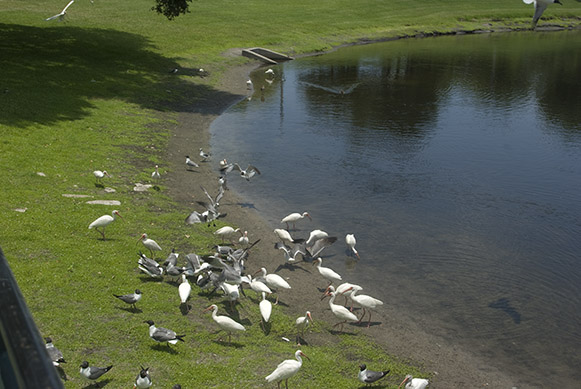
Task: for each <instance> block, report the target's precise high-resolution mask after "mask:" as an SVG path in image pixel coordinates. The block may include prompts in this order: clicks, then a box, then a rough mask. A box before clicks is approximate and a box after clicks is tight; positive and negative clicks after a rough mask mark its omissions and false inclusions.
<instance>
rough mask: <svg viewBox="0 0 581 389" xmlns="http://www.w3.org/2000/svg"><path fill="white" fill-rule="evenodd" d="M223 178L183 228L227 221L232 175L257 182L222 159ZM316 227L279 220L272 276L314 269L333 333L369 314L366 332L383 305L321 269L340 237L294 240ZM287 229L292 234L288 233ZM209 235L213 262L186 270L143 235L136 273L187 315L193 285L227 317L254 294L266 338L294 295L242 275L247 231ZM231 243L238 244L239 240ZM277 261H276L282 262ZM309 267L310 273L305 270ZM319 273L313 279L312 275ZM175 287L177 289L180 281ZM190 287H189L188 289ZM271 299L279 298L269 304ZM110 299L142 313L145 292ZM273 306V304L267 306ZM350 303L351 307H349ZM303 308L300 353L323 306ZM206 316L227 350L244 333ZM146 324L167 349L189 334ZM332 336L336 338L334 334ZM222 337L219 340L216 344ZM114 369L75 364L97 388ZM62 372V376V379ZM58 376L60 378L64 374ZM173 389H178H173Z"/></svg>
mask: <svg viewBox="0 0 581 389" xmlns="http://www.w3.org/2000/svg"><path fill="white" fill-rule="evenodd" d="M199 156H200V158H201V161H200V162H206V161H209V160H210V158H211V156H210V154H208V153H205V152H204V151H203V150H202V149H200V153H199ZM196 166H198V167H199V165H198V164H197V163H196V162H193V161H192V160H191V159H190V157H189V156H187V157H186V169H191V168H193V167H196ZM218 168H219V170H220V172H221V176H220V178H219V181H218V185H219V189H218V194H217V195H216V196H214V197H213V196H211V195H210V194H209V193H208V191H207V190H206V189H205V188H203V187H202V191H203V193H204V195H205V196H206V197H207V199H208V201H199V202H198V204H199V205H202V206H203V207H205V208H206V209H205V211H203V212H197V211H194V212H192V214H190V215H189V216H188V217H187V218H186V219H185V223H186V224H195V223H207V225H208V226H213V225H214V226H215V224H214V223H215V221H216V220H217V219H218V218H222V217H224V216H225V214H222V213H220V210H219V207H220V200H221V199H222V197H223V196H224V194H225V191H226V190H227V188H226V177H227V175H228V174H229V173H231V172H232V171H234V170H236V171H239V172H240V177H241V178H244V179H245V180H248V181H249V180H251V179H252V178H253V177H255V176H256V175H260V174H261V173H260V171H259V170H258V169H257V168H256V167H254V166H252V165H248V167H247V168H246V169H241V168H240V166H239V165H238V164H237V163H228V162H227V161H226V160H225V159H223V160H221V161H220V162H219V166H218ZM94 176H95V178H96V184H95V185H97V186H102V179H103V178H105V177H110V176H109V174H108V173H107V172H106V171H104V170H103V171H95V172H94ZM151 179H152V180H153V181H155V182H159V181H160V180H161V179H162V176H161V174H160V172H159V166H158V165H155V169H154V171H153V173H152V175H151ZM118 217H122V216H121V215H120V213H119V211H118V210H114V211H112V212H111V214H110V215H109V214H107V215H103V216H101V217H99V218H97V219H96V220H94V221H93V222H91V223H90V224H89V229H95V230H96V231H98V232H99V233H100V235H101V239H102V240H103V241H104V240H106V235H105V228H106V227H107V226H109V225H110V224H111V223H113V222H114V221H115V220H116V219H117V218H118ZM307 219H308V220H310V221H311V222H312V221H313V218H312V216H311V214H310V213H309V212H306V211H305V212H294V213H291V214H289V215H287V216H285V217H283V218H282V219H281V221H280V223H281V224H282V227H286V228H276V229H274V231H273V233H274V235H275V236H276V237H277V238H278V241H277V243H276V244H275V245H274V247H273V249H274V250H273V252H274V253H276V252H279V253H280V254H279V255H280V256H281V257H282V258H281V260H278V261H276V262H275V264H274V265H278V268H277V270H280V269H283V268H292V267H296V266H307V265H308V264H311V265H312V266H314V267H315V268H316V269H317V272H318V273H319V275H320V278H321V281H324V282H325V284H324V288H321V289H319V290H324V292H323V293H322V296H321V300H323V299H325V298H326V297H329V300H328V304H329V308H330V310H331V312H332V314H333V315H334V316H335V317H336V319H337V323H335V324H334V325H333V328H335V327H339V331H338V332H339V333H341V332H343V327H344V325H345V324H346V323H361V322H362V321H363V319H364V318H365V317H366V315H369V317H368V320H367V327H370V325H371V314H372V311H375V310H377V309H378V308H380V307H381V306H382V305H383V302H382V301H380V300H378V299H376V298H373V297H371V296H368V295H364V294H359V293H360V292H361V291H362V290H363V288H362V287H361V286H359V285H356V284H351V283H349V282H344V281H343V278H342V277H341V275H339V274H338V273H337V272H335V271H334V270H332V269H331V268H329V267H325V266H323V257H322V253H323V251H324V250H325V249H326V248H327V247H329V246H331V245H333V244H334V243H335V242H336V241H337V237H334V236H329V234H328V233H327V232H325V231H322V230H320V229H313V230H311V231H310V233H309V234H308V237H304V238H297V237H294V238H293V236H292V235H291V232H293V234H298V233H300V232H299V231H300V230H298V229H297V224H299V223H303V224H304V222H303V221H304V220H307ZM291 226H292V228H291ZM214 234H215V236H216V237H217V238H219V240H220V241H221V243H220V244H217V245H215V246H213V251H214V253H213V254H211V255H205V256H201V255H198V254H196V253H193V252H192V253H188V254H187V255H184V256H183V258H184V259H185V260H184V261H183V263H181V264H180V263H178V262H179V260H180V257H181V256H180V254H179V253H177V252H175V250H173V249H172V250H171V252H170V253H169V255H168V256H167V258H166V259H165V260H164V261H160V260H159V259H156V253H160V252H162V251H163V250H162V248H161V246H160V245H159V244H158V243H157V242H156V241H155V240H153V239H151V238H150V237H149V236H148V235H147V233H142V234H141V235H140V237H139V239H138V240H137V243H138V244H139V243H141V244H142V246H143V247H144V248H145V249H146V250H147V252H148V254H149V256H147V255H146V254H144V253H142V252H139V253H138V258H137V268H138V269H139V271H140V272H142V273H143V274H145V275H147V276H148V277H151V278H154V279H159V280H162V279H164V278H165V279H166V280H168V281H169V282H172V283H176V284H178V288H177V292H178V293H177V296H176V303H177V300H178V299H179V307H180V310H181V312H182V314H188V313H189V310H190V309H189V308H190V306H189V305H188V300H189V298H190V294H191V292H192V285H195V287H196V288H198V289H199V290H200V291H202V290H206V291H207V295H208V296H212V295H214V294H215V293H222V295H223V296H224V298H225V299H226V300H227V301H228V302H229V305H230V311H233V310H234V308H235V304H236V303H237V301H238V300H239V299H240V298H241V296H245V292H244V286H246V288H248V289H251V290H252V291H253V292H254V293H256V296H257V297H258V298H259V303H258V305H259V311H260V315H261V316H260V325H261V328H262V329H263V331H264V333H265V334H267V333H268V331H267V329H266V325H267V323H269V321H270V319H271V316H272V314H273V313H274V314H276V312H273V305H277V304H278V302H279V299H280V298H281V296H282V298H283V299H284V296H286V295H287V294H288V293H296V292H294V291H293V289H292V286H291V284H292V280H289V279H285V278H284V277H282V276H280V275H278V274H276V271H275V272H269V271H268V270H267V268H266V267H260V268H258V269H255V271H254V272H253V273H252V272H248V271H247V262H248V259H249V257H250V255H251V252H252V248H253V247H254V246H255V245H257V244H258V243H259V242H260V239H257V240H255V241H253V242H250V239H249V237H248V231H247V230H243V229H241V228H234V227H231V226H223V227H220V228H217V229H216V230H215V231H214ZM238 236H239V238H238V239H236V237H238ZM345 245H346V251H345V252H346V255H348V256H351V257H353V259H355V260H360V255H359V252H358V251H357V250H356V248H355V245H356V239H355V236H354V235H353V234H346V235H345ZM279 258H280V257H279ZM308 267H310V266H308ZM315 274H316V273H315ZM177 280H179V282H177ZM190 280H191V281H192V284H190ZM274 296H276V299H274ZM113 298H115V299H117V301H120V302H122V303H124V304H127V305H129V306H130V307H131V308H130V309H131V310H132V311H133V312H141V311H140V310H139V309H138V308H137V304H138V303H139V302H140V301H141V300H142V298H143V293H142V292H141V290H140V289H135V290H134V291H133V292H131V293H126V294H113ZM338 298H344V305H341V304H338V303H337V302H336V300H337V299H338ZM271 299H272V300H273V302H271ZM349 302H350V304H349ZM354 306H359V307H360V308H361V309H362V314H361V316H360V317H358V316H357V315H356V314H355V312H356V311H355V312H354ZM306 308H307V307H301V309H305V310H304V312H305V314H304V316H300V317H298V318H296V320H295V322H294V325H295V328H296V344H297V347H300V346H301V342H302V343H303V344H305V342H306V341H305V332H306V330H308V328H309V326H311V325H312V324H313V323H314V320H313V314H312V313H311V312H316V311H322V310H323V308H321V307H316V306H314V307H308V310H307V309H306ZM204 312H211V318H212V320H213V321H214V322H215V325H216V326H217V328H219V329H220V330H221V331H223V332H224V333H225V334H226V335H227V337H228V340H227V341H228V343H229V344H231V341H232V335H234V334H237V333H241V332H244V331H246V328H245V327H244V325H242V324H241V323H239V322H237V321H236V320H234V319H233V318H231V317H230V316H228V315H218V306H217V305H216V304H210V305H209V306H208V307H207V308H206V309H205V310H204ZM144 323H145V324H147V325H148V327H149V332H148V335H149V337H150V338H151V339H152V340H153V341H155V342H157V343H160V344H164V343H165V344H166V347H168V348H170V347H171V346H170V345H175V344H178V343H179V342H184V337H186V334H179V333H177V332H176V331H174V330H172V329H168V328H164V327H158V326H156V325H155V322H154V321H152V320H145V321H144ZM332 333H333V332H332ZM45 340H46V348H47V351H48V353H49V356H50V358H51V360H52V361H53V364H54V365H55V366H57V367H58V368H60V369H62V366H61V364H62V363H65V359H64V356H63V354H62V352H60V351H59V350H58V349H57V348H56V346H55V345H54V343H53V342H52V339H51V338H48V337H47V338H45ZM283 340H285V341H288V342H290V340H289V339H288V338H285V337H283ZM221 341H222V338H219V339H218V342H221ZM294 357H295V358H294V359H288V360H285V361H283V362H281V363H280V364H279V365H278V366H277V367H276V368H275V369H274V370H273V371H272V373H271V374H269V375H268V376H266V377H265V378H264V379H265V380H266V381H267V382H276V383H277V385H278V387H280V385H281V383H282V382H283V381H284V382H285V385H286V387H288V379H289V378H291V377H292V376H294V375H295V374H296V373H297V372H298V371H299V370H300V368H301V366H302V363H303V359H302V358H306V359H308V360H310V359H309V357H308V356H306V355H305V354H304V353H303V352H302V351H301V350H297V351H296V352H295V354H294ZM112 368H113V365H109V366H106V367H98V366H92V365H89V362H88V361H83V362H82V363H81V365H80V370H79V372H80V375H81V376H82V377H83V378H85V379H87V380H89V381H91V382H93V383H95V385H96V386H98V384H99V382H98V380H99V379H100V378H101V377H102V376H103V375H104V374H106V373H108V372H109V371H110V370H111V369H112ZM136 372H138V373H137V376H136V378H135V382H134V386H133V387H134V388H149V387H151V386H152V385H153V380H152V377H151V376H150V369H149V368H144V367H143V366H139V368H138V367H136ZM61 373H62V372H61ZM388 374H389V370H383V371H372V370H368V369H367V367H366V365H365V364H361V366H360V371H359V372H358V374H357V378H358V379H359V381H360V382H362V383H365V384H371V383H374V382H376V381H378V380H380V379H382V378H383V377H385V376H386V375H388ZM61 375H62V374H61ZM402 385H405V388H406V389H421V388H425V387H427V385H428V381H427V380H423V379H418V378H413V377H411V376H408V377H405V379H404V381H402V383H401V385H400V387H401V386H402ZM175 388H179V385H176V386H175Z"/></svg>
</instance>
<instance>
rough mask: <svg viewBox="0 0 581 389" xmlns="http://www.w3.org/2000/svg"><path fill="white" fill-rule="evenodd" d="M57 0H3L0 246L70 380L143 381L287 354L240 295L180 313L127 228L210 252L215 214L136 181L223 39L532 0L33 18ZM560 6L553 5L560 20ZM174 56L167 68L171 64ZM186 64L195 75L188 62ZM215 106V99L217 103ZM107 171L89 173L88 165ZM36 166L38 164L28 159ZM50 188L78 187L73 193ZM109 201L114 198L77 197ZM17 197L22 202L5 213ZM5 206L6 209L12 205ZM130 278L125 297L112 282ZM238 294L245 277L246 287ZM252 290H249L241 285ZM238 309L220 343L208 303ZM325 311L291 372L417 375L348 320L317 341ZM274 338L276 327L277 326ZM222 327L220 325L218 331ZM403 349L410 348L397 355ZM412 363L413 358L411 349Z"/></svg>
mask: <svg viewBox="0 0 581 389" xmlns="http://www.w3.org/2000/svg"><path fill="white" fill-rule="evenodd" d="M64 5H65V4H63V3H62V2H61V1H56V0H50V1H46V2H41V1H16V0H5V1H3V2H2V13H0V134H1V135H2V136H1V137H0V151H1V152H0V171H1V172H2V178H3V180H2V190H1V191H0V216H1V220H2V222H1V223H0V245H1V246H2V248H3V250H4V252H5V254H6V256H7V257H8V259H9V262H10V265H11V267H12V270H13V271H14V273H15V276H16V278H17V280H18V282H19V285H20V288H21V289H22V292H23V294H24V296H25V298H26V301H27V303H28V305H29V307H30V310H31V312H32V313H33V315H34V318H35V320H36V322H37V325H38V326H39V328H40V330H41V332H42V334H43V335H45V336H51V337H52V338H53V340H54V342H55V344H56V345H57V347H59V348H60V349H61V350H62V351H63V352H64V353H65V358H66V359H67V360H68V361H69V363H68V364H67V365H65V366H64V369H65V372H66V373H67V375H68V377H69V380H68V381H67V382H66V384H65V386H66V387H70V388H78V387H82V385H84V384H83V382H82V381H81V378H80V376H79V374H78V370H79V369H78V365H79V364H80V362H81V361H83V360H88V361H89V362H90V363H91V364H92V365H97V366H107V365H109V364H113V365H114V368H113V370H112V371H111V372H109V373H107V375H106V376H105V378H106V379H107V386H106V387H107V388H119V387H129V386H130V385H131V384H132V383H133V380H134V379H135V376H136V375H137V373H138V372H139V365H143V366H145V367H150V369H151V375H152V378H153V380H154V383H155V386H156V387H171V386H172V385H173V384H174V383H178V382H179V383H181V384H182V386H183V387H185V388H188V387H189V388H194V387H202V386H214V387H233V386H234V387H241V388H243V387H259V386H264V385H266V383H265V381H264V377H265V376H266V375H267V374H269V373H270V372H271V371H272V370H273V369H274V368H275V367H276V365H277V364H278V363H279V362H280V361H282V360H284V359H289V358H292V356H293V352H294V350H295V346H294V344H293V343H292V340H294V335H295V330H294V326H293V318H290V317H288V316H285V315H284V309H283V308H282V307H281V306H277V307H275V308H274V312H273V315H272V323H271V325H270V327H269V328H270V332H269V334H268V336H265V335H264V334H263V332H262V329H261V328H260V324H259V323H260V316H259V315H260V314H259V312H258V307H257V305H256V304H255V302H253V301H252V300H251V299H246V300H243V301H242V304H241V305H238V306H237V308H236V311H235V312H228V309H229V308H228V305H227V304H225V303H224V301H223V298H222V297H219V296H216V297H213V298H210V300H209V301H208V298H207V297H206V296H205V292H201V291H199V290H198V289H197V288H196V287H194V289H193V292H192V293H193V298H192V299H191V300H190V302H189V305H190V307H189V313H188V314H187V315H183V314H181V313H180V309H179V301H178V297H177V290H176V289H177V288H176V285H175V284H172V283H170V282H166V281H155V280H151V279H150V278H148V277H147V276H145V275H142V274H140V273H139V271H138V270H137V259H138V255H137V252H138V251H140V250H144V248H143V247H142V246H141V244H138V242H137V239H138V238H139V236H140V235H141V233H143V232H147V233H148V234H149V235H150V237H151V238H153V239H155V240H156V241H157V242H158V243H160V245H161V246H162V248H164V253H168V252H169V250H170V249H171V247H168V245H173V246H174V247H176V248H177V249H178V252H180V253H188V252H196V253H198V254H205V253H209V252H210V251H211V247H212V245H213V244H214V243H215V238H214V236H213V234H212V232H213V231H214V230H215V229H216V228H217V227H220V226H221V225H223V223H218V226H217V227H211V228H209V227H207V226H205V225H197V226H195V227H192V226H185V225H184V224H183V218H184V217H185V215H187V213H188V212H189V211H190V210H187V209H184V207H182V206H180V205H178V204H176V203H175V202H173V201H172V199H170V198H168V197H167V196H166V195H165V192H164V189H165V188H164V187H163V183H162V184H160V187H161V190H160V191H149V192H146V193H137V192H134V191H133V189H132V188H133V185H134V183H136V182H142V183H149V182H150V174H151V172H152V171H153V166H154V165H155V164H160V166H161V167H162V168H161V172H162V174H163V173H165V172H166V169H165V168H164V167H163V166H164V164H163V162H164V161H163V156H164V150H165V149H166V147H167V144H168V138H169V136H170V129H171V127H172V126H174V125H175V121H176V118H177V115H176V114H177V113H179V112H185V111H187V112H209V113H213V112H212V109H213V108H212V106H211V105H208V104H205V105H204V106H203V108H202V106H201V105H200V104H198V103H199V102H200V101H201V100H203V99H205V97H206V96H208V95H209V94H210V93H212V94H214V96H218V98H220V97H222V98H224V99H233V98H235V97H234V96H232V95H230V94H228V93H226V92H218V91H216V90H215V88H216V85H217V82H218V80H219V76H220V74H221V73H223V72H224V71H225V69H226V68H227V67H229V66H232V65H235V64H240V63H243V62H245V61H247V60H246V59H244V58H242V57H233V56H229V57H225V56H223V55H222V53H224V52H226V51H228V50H230V49H232V48H240V47H250V46H265V47H268V48H271V49H275V50H279V51H282V52H285V53H289V54H296V53H299V54H300V53H306V52H315V51H323V50H328V49H330V48H332V47H334V46H337V45H340V44H345V43H351V42H356V41H360V40H365V39H380V38H390V37H394V36H402V35H406V34H407V35H414V34H416V33H419V32H433V31H443V32H447V31H455V30H460V29H467V30H470V29H478V28H489V27H491V26H511V27H514V28H527V27H528V26H529V25H530V19H531V17H532V12H533V11H532V7H527V6H525V5H524V4H522V2H521V1H514V2H507V1H505V0H493V1H490V2H466V1H460V0H457V1H456V0H450V1H441V0H440V1H432V0H423V1H416V2H410V1H404V0H394V1H390V2H377V1H371V0H363V1H360V2H357V3H353V2H352V1H344V0H338V1H331V0H322V1H317V2H312V1H306V0H301V1H287V2H279V3H273V2H267V1H258V0H251V1H245V2H234V1H229V0H221V1H196V2H193V3H192V13H191V14H188V15H185V16H182V17H179V18H178V19H176V20H175V21H173V22H168V21H166V20H165V19H163V18H162V17H160V16H158V15H156V14H155V13H153V12H151V11H150V10H149V9H150V7H151V5H152V4H150V3H148V2H146V1H134V0H128V1H123V2H118V1H111V0H95V2H94V4H91V3H90V2H88V1H81V0H77V1H76V2H75V3H74V4H73V5H72V6H71V7H70V9H69V12H68V15H67V21H66V22H63V23H58V22H56V21H50V22H45V21H44V19H45V18H46V17H48V16H51V15H53V14H55V13H56V12H58V11H60V10H61V9H62V7H63V6H64ZM580 11H581V5H579V3H573V2H571V1H569V2H567V4H566V5H565V6H563V7H558V6H552V7H549V9H548V10H547V11H546V12H545V15H544V18H543V19H544V20H543V21H542V22H541V23H539V24H540V25H542V24H543V23H547V22H550V23H552V24H553V23H554V24H560V25H569V24H576V25H578V24H579V16H580ZM560 18H569V19H567V20H561V19H560ZM176 67H178V68H179V69H180V70H179V72H178V73H176V74H173V73H170V70H172V69H174V68H176ZM201 67H203V68H204V69H205V70H206V71H208V72H209V77H207V78H200V77H198V75H199V74H198V69H199V68H201ZM216 109H217V108H216ZM96 169H99V170H102V169H107V170H108V171H109V173H110V174H111V175H112V177H111V178H107V179H105V180H104V181H103V183H104V186H106V187H112V188H114V189H115V190H116V192H115V193H105V191H104V190H103V187H101V186H97V185H95V178H94V177H93V175H92V171H93V170H96ZM38 173H42V175H39V174H38ZM63 194H76V195H87V196H90V197H87V198H74V197H64V196H63ZM96 199H113V200H118V201H120V202H121V205H119V206H104V205H89V204H87V203H86V201H87V200H96ZM24 209H25V212H20V211H22V210H24ZM113 209H118V210H119V212H120V213H121V215H122V216H123V219H119V220H117V221H115V222H114V223H113V224H112V225H110V226H109V227H107V240H105V241H102V240H101V239H100V235H99V234H98V233H97V232H95V231H93V230H88V228H87V227H88V224H89V223H90V222H91V221H93V220H95V219H96V218H97V217H99V216H101V215H103V214H110V213H111V211H112V210H113ZM17 210H18V211H17ZM137 288H139V289H140V290H142V292H143V296H144V297H143V299H142V301H140V302H139V303H138V304H137V306H138V310H135V311H133V310H128V309H127V306H125V305H124V304H123V303H121V302H120V301H118V300H117V299H115V298H114V297H113V294H125V293H130V292H132V291H133V290H135V289H137ZM248 293H249V294H250V295H251V296H252V292H248ZM252 297H253V298H254V300H255V301H256V300H257V299H258V297H257V296H252ZM209 303H217V304H218V306H219V308H220V311H219V314H224V313H228V314H230V315H232V316H233V317H235V318H238V319H240V320H241V321H242V322H243V323H244V324H245V325H246V326H247V331H246V332H245V333H243V334H238V335H235V336H234V337H233V342H232V344H227V342H217V339H218V338H219V337H220V335H223V334H216V333H215V331H216V327H215V325H214V323H213V321H212V319H211V316H210V314H209V313H207V314H202V310H203V309H204V308H206V307H207V306H208V305H209ZM144 320H153V321H155V322H156V325H158V326H162V327H167V328H170V329H173V330H175V331H176V332H178V333H179V334H182V333H183V334H186V337H185V340H186V341H185V343H180V344H177V345H175V346H171V348H168V347H166V346H165V345H157V344H155V343H154V342H153V341H152V340H151V339H149V337H148V334H147V329H148V326H147V324H145V323H143V321H144ZM329 329H330V328H329V325H327V324H322V323H319V324H317V325H315V327H314V328H313V329H312V331H313V333H311V334H308V338H309V339H313V340H312V341H311V343H312V344H317V346H316V347H315V346H308V345H307V346H304V347H303V348H302V350H303V351H304V352H305V353H306V354H307V355H309V357H310V358H311V362H309V361H305V363H304V365H303V369H302V371H301V372H300V374H298V375H297V376H296V377H294V378H292V379H291V384H292V385H294V387H309V388H328V387H330V384H332V387H334V388H347V387H354V386H355V385H357V381H356V380H355V379H356V378H355V377H356V373H357V365H358V363H359V362H360V360H362V359H365V361H366V362H367V364H368V366H369V367H370V368H371V369H376V370H380V369H382V368H385V367H388V368H390V369H391V370H392V374H391V375H390V376H389V377H387V378H386V379H385V380H384V381H383V382H384V383H385V384H386V385H387V384H388V385H389V387H397V384H398V383H399V380H400V378H401V377H402V376H404V375H405V374H407V373H411V374H414V375H416V374H420V375H421V374H422V373H421V371H420V370H419V369H418V368H416V367H414V366H409V364H405V363H402V361H398V360H397V359H395V358H393V357H391V356H389V355H387V354H386V353H385V352H384V351H383V350H381V349H379V348H378V347H376V346H375V345H374V344H373V343H371V341H370V339H369V338H367V337H366V336H364V335H363V334H361V333H360V332H359V330H358V327H349V332H352V333H354V334H355V336H353V335H348V334H345V335H339V336H335V337H333V339H334V341H333V342H325V344H323V345H321V344H318V343H320V339H321V337H322V336H324V335H325V334H327V332H328V330H329ZM282 336H286V337H289V338H290V339H291V343H286V342H283V341H281V337H282ZM224 339H225V337H224ZM410 364H411V363H410ZM412 365H413V364H412Z"/></svg>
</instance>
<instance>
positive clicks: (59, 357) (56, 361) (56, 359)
mask: <svg viewBox="0 0 581 389" xmlns="http://www.w3.org/2000/svg"><path fill="white" fill-rule="evenodd" d="M44 341H45V342H46V344H45V346H46V351H48V355H49V356H50V360H51V361H52V364H53V365H55V366H59V365H60V364H61V363H67V361H65V358H64V356H63V353H62V352H61V351H60V350H59V349H58V348H56V346H55V345H54V344H53V343H52V339H51V338H44Z"/></svg>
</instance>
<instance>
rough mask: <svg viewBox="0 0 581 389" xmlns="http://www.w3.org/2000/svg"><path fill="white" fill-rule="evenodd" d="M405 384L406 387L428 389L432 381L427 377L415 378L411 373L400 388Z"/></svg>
mask: <svg viewBox="0 0 581 389" xmlns="http://www.w3.org/2000/svg"><path fill="white" fill-rule="evenodd" d="M403 384H405V389H426V388H427V387H428V385H429V384H430V382H429V381H428V380H427V379H425V378H414V377H412V375H411V374H408V375H406V376H405V378H404V380H403V381H402V382H401V384H399V386H398V389H399V388H401V386H402V385H403Z"/></svg>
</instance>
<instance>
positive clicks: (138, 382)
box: [133, 366, 153, 389]
mask: <svg viewBox="0 0 581 389" xmlns="http://www.w3.org/2000/svg"><path fill="white" fill-rule="evenodd" d="M151 385H153V382H151V377H150V376H149V367H148V368H147V369H144V368H143V366H141V371H140V372H139V374H138V375H137V378H135V384H133V389H146V388H150V387H151Z"/></svg>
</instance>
